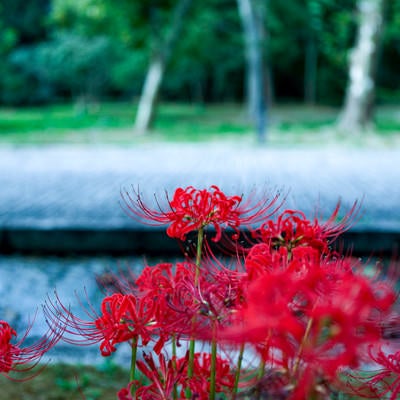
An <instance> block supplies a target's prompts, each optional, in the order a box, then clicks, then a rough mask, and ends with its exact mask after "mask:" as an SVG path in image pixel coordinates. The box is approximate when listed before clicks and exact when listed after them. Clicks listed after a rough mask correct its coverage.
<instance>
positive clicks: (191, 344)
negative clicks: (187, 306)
mask: <svg viewBox="0 0 400 400" xmlns="http://www.w3.org/2000/svg"><path fill="white" fill-rule="evenodd" d="M203 238H204V228H203V227H201V228H200V229H199V231H198V233H197V251H196V271H195V276H194V285H195V287H196V288H197V285H198V284H199V278H200V264H201V256H202V249H203ZM195 323H196V319H195V318H193V320H192V327H194V325H195ZM195 348H196V345H195V340H194V339H193V337H192V338H191V339H190V342H189V360H188V373H187V376H188V378H189V379H191V378H192V377H193V367H194V353H195ZM186 398H187V399H190V398H191V393H190V390H189V389H187V390H186Z"/></svg>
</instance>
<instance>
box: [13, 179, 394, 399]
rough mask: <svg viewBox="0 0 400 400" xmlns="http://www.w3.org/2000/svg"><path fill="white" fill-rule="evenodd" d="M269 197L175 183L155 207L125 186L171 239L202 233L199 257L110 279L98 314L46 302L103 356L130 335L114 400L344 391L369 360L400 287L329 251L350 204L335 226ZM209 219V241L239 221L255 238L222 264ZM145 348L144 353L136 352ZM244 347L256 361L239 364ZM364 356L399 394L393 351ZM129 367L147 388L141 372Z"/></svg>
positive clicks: (71, 332) (132, 203) (137, 209)
mask: <svg viewBox="0 0 400 400" xmlns="http://www.w3.org/2000/svg"><path fill="white" fill-rule="evenodd" d="M167 198H168V197H167ZM276 199H277V197H275V198H273V200H271V201H266V202H261V203H257V204H256V205H254V206H250V205H249V203H242V197H241V196H227V195H226V194H224V193H223V192H222V191H221V190H220V189H219V188H218V187H216V186H212V187H211V188H210V189H209V190H206V189H202V190H199V189H196V188H193V187H191V186H189V187H187V188H186V189H182V188H178V189H177V190H176V191H175V193H174V195H173V197H172V199H171V200H168V201H169V207H168V210H167V211H165V210H163V208H162V207H160V208H159V210H158V211H156V210H154V209H151V208H149V207H148V206H146V205H145V204H144V202H143V201H142V198H141V197H140V196H139V195H136V197H135V198H132V197H131V196H130V195H129V194H125V204H126V206H127V208H128V211H130V212H131V214H133V215H134V216H136V217H144V218H147V219H149V223H150V224H166V225H168V228H167V233H168V235H169V236H171V237H175V238H177V239H179V240H184V239H185V238H186V235H187V234H188V233H189V232H192V231H196V232H197V234H198V237H199V238H200V239H204V241H203V240H198V248H197V254H196V260H195V261H194V260H190V258H189V257H188V258H187V260H186V261H185V262H178V263H176V264H172V263H161V264H157V265H155V266H146V267H145V268H144V269H143V270H142V272H141V274H140V275H139V276H134V275H132V274H130V275H129V276H128V277H123V278H121V277H113V279H114V280H115V284H114V285H111V287H112V288H113V291H112V293H108V295H107V296H106V297H105V298H104V299H103V301H102V304H101V309H100V312H99V313H96V312H93V309H89V311H88V317H89V318H88V320H83V319H80V318H77V317H76V316H75V315H73V314H72V313H71V312H70V311H69V308H68V307H66V306H63V305H62V303H61V302H60V301H59V299H58V298H57V300H56V301H55V302H51V301H50V302H49V303H48V304H47V305H46V307H45V310H46V315H47V318H48V320H49V322H50V324H51V325H52V326H55V328H56V329H60V328H61V327H64V329H65V333H66V334H65V340H67V341H69V342H71V343H77V344H94V343H96V344H99V345H100V351H101V354H102V355H103V356H108V355H110V354H111V353H113V352H114V351H116V348H117V345H118V344H119V343H122V342H128V343H130V345H131V347H132V354H133V357H132V359H133V360H134V361H135V362H134V363H133V364H134V365H133V366H131V382H130V383H129V385H128V386H127V387H126V388H124V389H122V390H121V391H120V392H119V394H118V398H119V399H121V400H128V399H178V398H179V399H180V398H193V399H194V398H196V399H215V394H216V393H224V394H225V395H226V396H227V397H229V398H230V397H232V398H235V397H237V398H238V397H240V396H241V395H242V394H243V396H245V398H252V397H251V396H253V395H254V397H259V398H282V399H291V400H306V399H309V398H313V399H317V400H321V399H324V400H325V399H327V398H329V394H330V393H331V390H332V388H335V387H336V388H339V389H338V390H341V389H342V388H343V387H344V383H343V381H342V377H343V376H345V374H344V373H345V371H347V370H349V369H354V368H358V367H360V366H361V365H362V363H363V362H368V360H367V358H368V357H366V354H367V352H366V349H367V348H368V346H371V345H376V344H379V343H380V342H381V340H382V326H383V325H384V323H385V320H387V318H388V317H389V316H390V315H391V313H392V306H393V304H394V303H395V301H396V294H395V292H394V290H393V287H392V285H391V284H389V283H388V282H387V281H384V280H378V276H376V277H374V278H371V277H368V276H367V275H366V274H364V273H363V272H362V269H361V266H360V265H359V264H356V263H355V262H354V261H353V260H352V259H349V258H346V257H343V256H341V255H339V254H338V253H334V252H332V250H331V249H330V246H331V243H332V241H333V240H334V239H335V238H337V236H339V235H340V233H342V232H343V230H344V229H346V228H347V227H348V226H349V225H350V224H351V222H352V218H353V215H354V212H355V209H356V205H354V207H353V208H352V209H351V210H350V212H349V213H348V214H347V215H346V216H344V218H342V219H341V220H340V221H339V222H337V220H338V213H339V206H338V207H337V208H336V209H335V210H334V212H333V214H332V215H331V216H330V217H329V218H328V220H327V221H326V222H324V223H320V222H319V221H318V220H317V219H314V221H310V220H308V219H307V218H306V216H305V215H304V214H303V213H302V212H300V211H295V210H286V211H284V212H282V213H281V214H280V215H278V216H277V218H276V219H270V216H271V215H270V214H271V212H273V211H276V210H274V209H273V205H274V203H275V202H276ZM256 223H259V224H260V226H258V227H255V226H253V225H254V224H256ZM208 226H211V227H213V228H214V229H215V231H216V236H215V237H214V238H213V240H215V241H219V240H220V239H221V237H222V234H223V231H222V229H223V228H227V229H233V230H234V231H235V232H236V233H239V229H240V228H242V227H243V226H245V227H246V228H247V229H250V233H251V235H250V236H249V235H244V236H243V238H244V239H246V238H249V237H251V241H249V243H245V244H243V247H242V246H241V247H240V254H235V257H233V262H232V261H231V262H229V263H228V265H226V263H225V260H224V261H221V260H218V259H217V257H215V256H213V255H212V253H211V250H210V246H209V245H208V244H207V237H206V236H203V235H204V232H203V230H204V228H206V227H208ZM241 244H242V243H241ZM236 248H237V246H236ZM204 254H206V257H204ZM11 335H12V333H11ZM76 335H78V336H76ZM195 341H203V342H204V341H205V342H208V343H209V344H210V347H211V350H210V352H204V351H203V352H201V353H199V352H196V351H195V345H196V343H195ZM184 343H187V353H186V356H185V357H181V358H179V357H177V355H176V349H177V348H181V347H182V346H183V344H184ZM167 346H169V348H170V349H171V352H172V355H171V356H170V357H167V354H168V352H169V350H168V349H167ZM141 347H145V349H144V351H143V353H142V358H141V359H139V358H138V359H137V360H136V351H137V349H138V348H141ZM246 349H247V351H251V353H252V354H255V355H256V357H257V360H258V361H259V366H256V367H255V366H254V365H253V364H247V365H246V367H245V368H243V367H242V366H241V363H242V360H243V358H244V352H245V351H246ZM149 351H151V352H152V354H151V353H150V354H149ZM154 354H155V355H156V356H157V359H155V358H154ZM232 354H236V355H237V357H232ZM371 359H372V360H373V361H375V362H377V363H380V364H382V365H384V367H385V372H383V373H381V374H380V375H377V376H376V378H375V380H373V381H371V382H372V383H377V384H378V383H379V385H381V384H382V382H386V379H389V378H388V376H389V375H390V379H392V380H391V381H390V382H391V383H390V388H388V389H387V390H386V391H384V390H381V393H384V394H387V393H389V392H390V393H391V395H392V399H394V398H395V397H393V396H395V395H396V394H398V393H399V391H400V389H399V387H400V384H399V383H398V382H399V380H400V378H397V377H398V376H400V372H399V371H398V359H399V356H398V355H397V354H396V355H391V356H386V355H384V354H383V353H381V352H379V353H378V355H375V354H374V353H372V352H371V351H370V353H369V360H371ZM135 368H137V370H139V371H140V373H141V374H142V375H143V376H144V377H146V378H147V379H148V380H150V383H149V384H144V383H142V382H140V381H138V380H136V378H135V377H134V376H135V371H136V372H137V370H136V369H135ZM393 374H395V378H393ZM396 374H397V375H396ZM351 379H352V378H351ZM388 385H389V384H388ZM348 387H349V388H350V385H348ZM380 387H381V386H380ZM349 390H350V389H349ZM371 391H372V389H369V393H371ZM353 392H354V391H353ZM378 392H379V391H378V390H377V391H376V393H378ZM357 393H358V394H360V393H362V390H361V389H359V388H357ZM392 393H394V394H392ZM246 396H247V397H246ZM249 396H250V397H249Z"/></svg>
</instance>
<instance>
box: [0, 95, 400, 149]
mask: <svg viewBox="0 0 400 400" xmlns="http://www.w3.org/2000/svg"><path fill="white" fill-rule="evenodd" d="M135 113H136V106H135V105H133V104H131V103H128V102H125V103H100V104H93V105H89V106H86V107H82V106H79V105H73V104H66V105H52V106H43V107H37V108H20V109H15V108H0V144H15V145H36V144H37V145H41V144H74V143H78V144H92V143H94V144H121V145H126V144H130V145H134V144H137V143H143V142H153V141H157V142H159V141H167V142H208V141H220V140H231V141H232V140H234V141H238V140H241V141H254V138H255V135H254V133H253V131H252V127H251V125H250V123H249V122H248V120H247V117H246V111H245V109H244V108H243V106H241V105H238V104H223V105H207V106H201V105H189V104H161V106H160V107H159V110H158V114H157V118H156V119H155V124H154V128H153V130H152V131H151V132H150V134H149V135H142V136H138V135H135V134H134V129H133V123H134V117H135ZM337 114H338V110H337V109H334V108H329V107H307V106H303V105H286V106H277V107H274V108H273V109H272V110H270V113H269V115H270V129H269V132H268V135H269V137H268V143H269V144H270V145H277V146H281V145H283V146H286V145H288V144H294V145H296V144H306V145H320V144H326V143H331V142H335V143H336V142H343V141H345V142H346V141H347V142H348V141H349V137H348V136H349V135H347V137H346V136H344V135H340V134H338V133H337V132H336V131H335V128H334V127H335V121H336V119H337ZM375 126H376V129H374V130H371V131H370V132H368V133H367V135H363V137H362V140H361V141H360V142H363V143H365V138H366V137H367V138H369V139H371V140H373V141H375V142H376V140H378V141H381V142H388V145H392V142H393V140H397V139H398V137H399V135H398V132H400V113H399V112H398V111H397V110H396V109H395V108H394V107H381V108H379V109H378V112H377V114H376V121H375ZM357 140H358V139H357V138H351V141H355V143H356V144H358V142H357ZM375 144H376V143H375Z"/></svg>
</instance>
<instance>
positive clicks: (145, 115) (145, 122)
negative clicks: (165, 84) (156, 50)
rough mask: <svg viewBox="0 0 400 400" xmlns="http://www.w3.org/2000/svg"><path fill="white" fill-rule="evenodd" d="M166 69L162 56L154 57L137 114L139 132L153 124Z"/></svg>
mask: <svg viewBox="0 0 400 400" xmlns="http://www.w3.org/2000/svg"><path fill="white" fill-rule="evenodd" d="M164 69H165V62H163V60H162V58H161V57H154V58H153V59H152V60H151V63H150V66H149V69H148V70H147V75H146V78H145V81H144V85H143V90H142V95H141V96H140V100H139V105H138V111H137V114H136V121H135V131H136V132H137V133H144V132H146V131H147V130H148V129H149V127H150V125H151V122H152V119H153V115H154V108H155V105H156V102H157V98H158V92H159V90H160V86H161V82H162V78H163V75H164Z"/></svg>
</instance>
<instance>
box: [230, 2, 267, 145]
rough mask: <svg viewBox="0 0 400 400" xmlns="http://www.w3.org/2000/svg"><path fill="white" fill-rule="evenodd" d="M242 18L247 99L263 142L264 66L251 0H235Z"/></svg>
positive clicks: (264, 132)
mask: <svg viewBox="0 0 400 400" xmlns="http://www.w3.org/2000/svg"><path fill="white" fill-rule="evenodd" d="M237 3H238V9H239V15H240V18H241V20H242V25H243V33H244V41H245V55H246V63H247V72H246V75H247V96H248V98H247V101H248V107H249V113H250V116H251V118H252V120H253V121H254V124H255V126H256V131H257V139H258V141H259V142H260V143H261V142H264V141H265V136H266V126H267V110H266V99H265V93H264V90H265V88H264V84H265V82H264V66H263V58H262V46H261V32H260V26H259V24H260V22H259V21H257V13H256V8H255V6H254V3H253V1H252V0H237Z"/></svg>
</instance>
